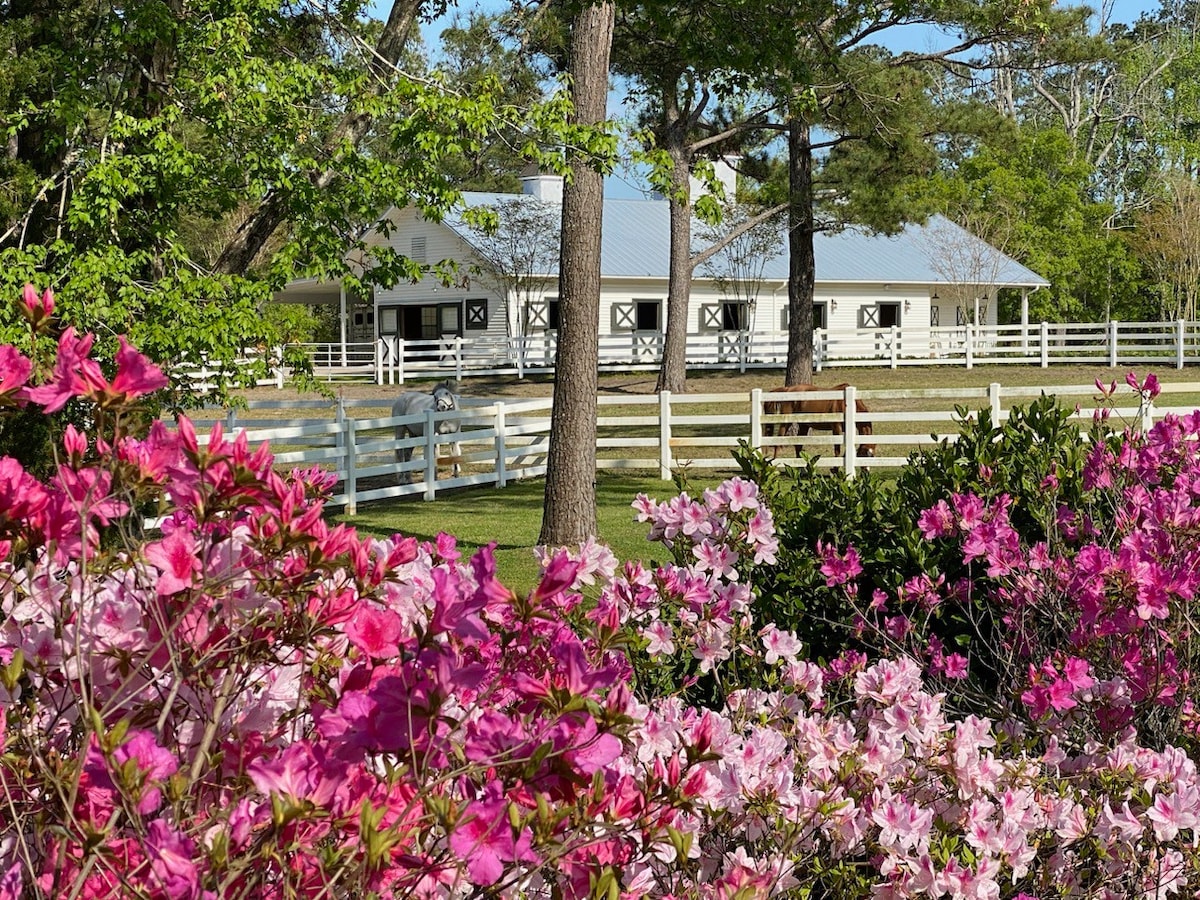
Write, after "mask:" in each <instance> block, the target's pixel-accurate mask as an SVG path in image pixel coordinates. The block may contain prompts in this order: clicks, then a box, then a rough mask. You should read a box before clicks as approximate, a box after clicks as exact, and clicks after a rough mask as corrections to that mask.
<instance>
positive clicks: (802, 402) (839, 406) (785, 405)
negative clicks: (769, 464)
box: [763, 384, 875, 458]
mask: <svg viewBox="0 0 1200 900" xmlns="http://www.w3.org/2000/svg"><path fill="white" fill-rule="evenodd" d="M847 387H849V385H848V384H839V385H835V386H834V387H831V388H819V387H817V386H816V385H813V384H792V385H785V386H784V387H780V388H773V389H772V391H771V393H775V392H781V391H787V392H789V393H793V392H794V393H803V392H807V391H845V390H846V388H847ZM854 409H855V411H856V412H860V413H865V412H870V410H869V409H867V404H865V403H863V402H862V401H861V400H859V399H857V398H855V400H854ZM763 412H764V413H765V414H767V415H768V416H815V415H830V414H833V413H837V414H838V415H840V416H843V417H844V416H845V415H846V401H845V400H843V399H842V398H841V397H835V398H834V399H832V400H808V399H801V398H799V397H797V398H796V399H795V400H768V401H767V402H766V403H764V404H763ZM844 421H845V419H844V418H843V419H841V420H839V421H836V422H783V423H780V427H779V435H780V437H786V436H788V435H793V434H794V435H796V436H797V437H807V436H808V433H809V431H812V430H818V431H829V432H832V433H833V434H834V435H840V434H842V433H843V432H844V431H845V425H844V424H843V423H844ZM854 429H855V431H857V432H858V433H859V434H874V433H875V432H874V429H873V428H872V427H871V423H870V422H869V421H867V420H865V419H858V420H856V421H855V423H854ZM763 434H764V435H766V436H768V437H773V436H774V435H775V423H773V422H772V423H769V424H767V425H764V426H763ZM841 454H842V445H841V444H834V446H833V455H834V456H841ZM778 455H779V447H775V451H774V453H773V454H772V458H774V457H776V456H778ZM796 455H797V456H799V455H800V445H799V444H797V445H796ZM858 455H859V456H874V455H875V445H874V444H859V445H858Z"/></svg>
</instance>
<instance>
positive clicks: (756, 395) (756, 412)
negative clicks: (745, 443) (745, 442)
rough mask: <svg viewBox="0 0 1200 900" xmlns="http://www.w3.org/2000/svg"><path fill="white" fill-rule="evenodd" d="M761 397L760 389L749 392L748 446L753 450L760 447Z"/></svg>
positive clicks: (761, 434)
mask: <svg viewBox="0 0 1200 900" xmlns="http://www.w3.org/2000/svg"><path fill="white" fill-rule="evenodd" d="M762 395H763V392H762V388H755V389H754V390H752V391H751V392H750V446H751V447H753V448H754V449H755V450H758V449H759V448H761V447H762V436H763V430H762V416H763V399H762Z"/></svg>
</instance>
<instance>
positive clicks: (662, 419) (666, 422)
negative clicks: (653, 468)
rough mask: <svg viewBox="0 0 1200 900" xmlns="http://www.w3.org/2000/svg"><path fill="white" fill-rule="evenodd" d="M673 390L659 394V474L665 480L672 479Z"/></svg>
mask: <svg viewBox="0 0 1200 900" xmlns="http://www.w3.org/2000/svg"><path fill="white" fill-rule="evenodd" d="M672 465H673V461H672V459H671V392H670V391H660V392H659V395H658V474H659V477H660V478H662V480H663V481H670V480H671V467H672Z"/></svg>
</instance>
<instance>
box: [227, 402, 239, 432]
mask: <svg viewBox="0 0 1200 900" xmlns="http://www.w3.org/2000/svg"><path fill="white" fill-rule="evenodd" d="M236 429H237V410H236V409H235V408H234V407H232V406H231V407H229V409H228V410H226V412H225V436H226V437H233V433H234V431H235V430H236Z"/></svg>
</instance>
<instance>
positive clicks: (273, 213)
mask: <svg viewBox="0 0 1200 900" xmlns="http://www.w3.org/2000/svg"><path fill="white" fill-rule="evenodd" d="M424 2H425V0H394V2H393V4H392V10H391V13H390V14H389V15H388V20H387V23H386V24H385V25H384V26H383V31H382V33H380V35H379V40H378V42H377V43H376V44H375V50H374V52H373V54H372V56H371V58H370V61H369V63H368V68H369V70H370V72H371V75H372V76H373V77H372V85H371V88H370V89H369V95H371V96H380V95H381V94H383V93H384V92H385V91H386V90H387V87H388V84H389V82H390V80H391V76H392V74H393V73H394V71H395V67H396V65H397V64H398V63H399V62H400V57H401V54H403V52H404V48H405V46H406V45H407V44H408V41H409V38H410V36H411V34H412V30H413V25H414V23H415V22H416V19H417V14H418V13H419V12H420V11H421V7H422V6H423V5H424ZM373 121H374V116H373V115H372V114H371V113H369V112H364V111H361V110H347V112H346V113H345V115H344V116H343V117H342V120H341V121H340V122H339V123H338V126H337V127H336V128H335V129H334V130H333V133H332V134H331V135H330V136H329V137H328V138H327V139H326V141H325V151H326V154H327V155H328V157H329V158H331V159H332V160H333V161H334V162H335V163H336V162H338V161H340V160H341V159H342V158H343V157H344V155H345V153H346V148H347V147H350V148H353V147H356V146H357V145H358V144H359V142H360V141H362V139H363V137H365V136H366V133H367V131H368V130H369V129H370V127H371V124H372V123H373ZM335 177H336V169H335V168H333V166H328V167H326V168H325V169H324V170H322V171H320V172H316V173H314V174H313V175H312V176H310V179H309V180H310V182H311V183H312V185H313V187H315V188H317V189H318V190H321V191H323V190H326V189H328V187H329V186H330V185H331V184H332V183H333V181H334V178H335ZM287 207H288V204H287V197H286V192H285V190H284V189H283V188H281V187H274V188H271V189H270V190H269V191H268V192H267V195H266V196H265V197H263V199H262V201H261V202H260V203H259V205H258V207H257V209H255V210H254V212H252V213H251V214H250V215H249V216H248V217H247V218H246V219H244V220H243V221H242V224H241V225H240V226H239V227H238V229H237V231H236V232H235V233H234V235H233V237H232V238H231V239H230V241H229V243H228V244H226V245H225V248H224V249H223V250H222V251H221V255H220V256H219V257H218V258H217V261H216V263H215V265H214V266H213V269H214V271H216V272H218V273H221V274H226V275H243V274H245V273H246V271H247V270H249V268H250V266H251V264H252V263H253V262H254V258H255V257H256V256H257V255H258V254H259V252H260V251H261V250H262V248H263V247H264V246H266V243H267V241H269V240H270V239H271V235H273V234H274V233H275V232H276V230H278V228H279V226H280V225H282V224H283V223H284V221H285V220H286V219H287Z"/></svg>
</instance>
